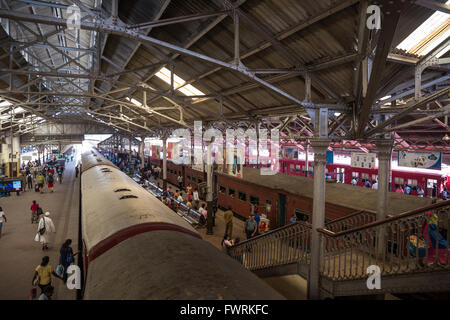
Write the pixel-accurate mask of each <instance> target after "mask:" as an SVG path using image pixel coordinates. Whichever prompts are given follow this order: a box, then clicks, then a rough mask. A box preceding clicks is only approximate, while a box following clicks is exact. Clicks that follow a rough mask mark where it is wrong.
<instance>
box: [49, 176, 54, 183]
mask: <svg viewBox="0 0 450 320" xmlns="http://www.w3.org/2000/svg"><path fill="white" fill-rule="evenodd" d="M48 182H49V183H53V176H52V175H50V176H48Z"/></svg>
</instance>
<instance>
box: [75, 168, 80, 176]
mask: <svg viewBox="0 0 450 320" xmlns="http://www.w3.org/2000/svg"><path fill="white" fill-rule="evenodd" d="M78 171H79V170H78V165H77V166H76V167H75V178H78Z"/></svg>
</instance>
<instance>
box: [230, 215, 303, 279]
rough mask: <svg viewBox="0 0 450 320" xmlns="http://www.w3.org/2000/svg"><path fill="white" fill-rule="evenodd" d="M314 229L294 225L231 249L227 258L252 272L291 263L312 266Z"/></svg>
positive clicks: (300, 223) (298, 224)
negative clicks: (311, 255) (310, 258)
mask: <svg viewBox="0 0 450 320" xmlns="http://www.w3.org/2000/svg"><path fill="white" fill-rule="evenodd" d="M310 241H311V225H310V224H307V223H304V222H297V223H292V224H290V225H286V226H284V227H281V228H278V229H275V230H272V231H269V232H267V233H265V234H262V235H259V236H256V237H254V238H252V239H249V240H245V241H242V242H240V243H239V244H237V245H235V246H233V247H231V248H229V250H228V254H229V255H230V256H231V257H232V258H234V259H236V260H237V261H239V262H240V263H241V264H242V265H243V266H244V267H245V268H247V269H249V270H252V271H254V270H260V269H264V268H270V267H273V266H280V265H286V264H289V263H302V264H309V252H310Z"/></svg>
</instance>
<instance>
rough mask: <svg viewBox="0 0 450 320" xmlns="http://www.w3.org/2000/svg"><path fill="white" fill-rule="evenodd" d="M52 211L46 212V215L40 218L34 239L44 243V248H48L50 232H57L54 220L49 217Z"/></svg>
mask: <svg viewBox="0 0 450 320" xmlns="http://www.w3.org/2000/svg"><path fill="white" fill-rule="evenodd" d="M49 216H50V212H46V213H45V216H44V217H42V218H41V219H40V220H39V224H38V228H37V230H38V232H37V234H36V236H35V237H34V241H40V242H41V243H42V250H48V244H49V242H50V234H51V233H56V229H55V225H54V224H53V220H52V219H50V218H49Z"/></svg>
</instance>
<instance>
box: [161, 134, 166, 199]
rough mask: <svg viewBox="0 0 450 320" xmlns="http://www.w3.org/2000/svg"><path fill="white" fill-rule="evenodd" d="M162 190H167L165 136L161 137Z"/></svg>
mask: <svg viewBox="0 0 450 320" xmlns="http://www.w3.org/2000/svg"><path fill="white" fill-rule="evenodd" d="M162 140H163V190H164V191H165V190H167V137H163V139H162Z"/></svg>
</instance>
